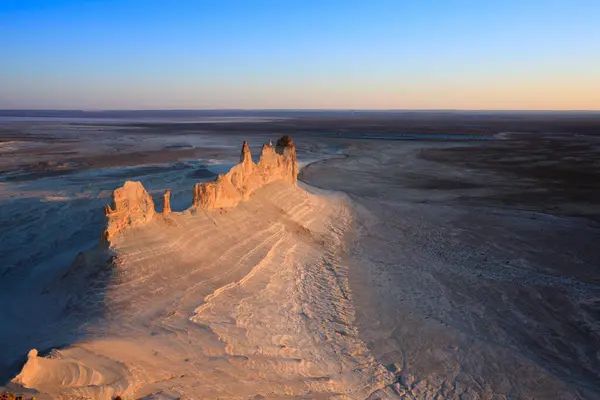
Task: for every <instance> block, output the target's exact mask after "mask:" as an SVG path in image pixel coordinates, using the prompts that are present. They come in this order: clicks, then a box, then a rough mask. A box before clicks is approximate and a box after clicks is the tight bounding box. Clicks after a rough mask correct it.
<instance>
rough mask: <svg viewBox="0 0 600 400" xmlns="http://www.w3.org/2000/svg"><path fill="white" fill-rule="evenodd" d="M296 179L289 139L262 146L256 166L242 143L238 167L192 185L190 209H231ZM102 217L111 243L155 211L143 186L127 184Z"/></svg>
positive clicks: (166, 208)
mask: <svg viewBox="0 0 600 400" xmlns="http://www.w3.org/2000/svg"><path fill="white" fill-rule="evenodd" d="M297 178H298V166H297V162H296V148H295V146H294V143H293V142H292V139H291V138H290V137H289V136H283V137H282V138H280V139H279V140H278V141H277V145H276V146H275V147H273V144H272V143H271V142H269V144H268V145H263V147H262V152H261V155H260V159H259V161H258V162H257V163H254V161H252V154H251V152H250V147H249V146H248V143H247V142H244V143H243V145H242V151H241V154H240V163H239V164H237V165H234V166H233V167H232V168H231V170H229V172H227V173H226V174H222V175H219V176H218V177H217V178H216V179H215V181H214V182H202V183H197V184H196V185H194V188H193V202H192V208H202V209H205V210H210V209H215V208H224V207H234V206H236V205H237V204H238V203H239V202H241V201H244V200H246V199H248V197H249V196H250V195H251V194H252V192H254V191H255V190H257V189H260V188H261V187H263V186H265V185H267V184H269V183H271V182H275V181H284V182H288V183H291V184H294V185H295V184H296V183H297ZM170 195H171V191H170V190H167V191H166V192H165V194H164V195H163V212H162V213H163V215H168V214H170V213H171V202H170ZM105 213H106V218H107V224H106V229H105V230H104V232H103V234H102V238H103V240H105V241H111V240H112V239H113V238H114V236H115V235H116V234H117V233H118V232H120V231H121V230H123V229H124V228H126V227H128V226H133V225H138V224H142V223H146V222H148V221H150V220H151V219H152V218H153V216H154V214H155V213H156V211H155V210H154V202H153V201H152V197H151V196H150V195H149V194H148V192H147V191H146V189H144V186H142V184H141V183H140V182H132V181H127V182H125V184H124V185H123V186H122V187H120V188H118V189H116V190H115V191H114V193H113V204H112V206H106V208H105Z"/></svg>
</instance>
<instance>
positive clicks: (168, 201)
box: [162, 189, 171, 215]
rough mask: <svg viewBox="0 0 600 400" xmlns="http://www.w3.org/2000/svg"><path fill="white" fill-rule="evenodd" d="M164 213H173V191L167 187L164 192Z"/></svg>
mask: <svg viewBox="0 0 600 400" xmlns="http://www.w3.org/2000/svg"><path fill="white" fill-rule="evenodd" d="M162 213H163V215H169V214H171V191H170V190H169V189H167V190H166V191H165V194H163V210H162Z"/></svg>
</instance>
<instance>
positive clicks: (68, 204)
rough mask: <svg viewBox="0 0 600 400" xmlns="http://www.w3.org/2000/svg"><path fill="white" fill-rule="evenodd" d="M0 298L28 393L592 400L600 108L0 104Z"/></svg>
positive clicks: (598, 370) (598, 284)
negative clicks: (116, 220) (237, 193)
mask: <svg viewBox="0 0 600 400" xmlns="http://www.w3.org/2000/svg"><path fill="white" fill-rule="evenodd" d="M283 135H290V136H291V138H292V139H293V142H294V145H295V152H296V153H294V154H297V161H298V165H299V168H300V170H299V174H298V182H297V185H296V184H295V183H294V182H293V181H291V180H290V179H288V177H289V175H287V174H288V173H289V171H291V170H286V171H285V173H281V174H282V176H283V177H284V178H282V179H279V178H277V179H275V178H274V179H271V178H269V176H271V175H270V174H278V173H280V172H277V170H276V168H275V167H273V168H271V167H269V165H271V164H268V163H266V161H265V162H263V161H261V165H264V166H265V167H264V168H263V169H261V170H260V171H258V170H256V168H258V167H257V165H259V164H258V162H259V156H260V154H261V151H262V152H263V154H266V153H265V150H261V146H262V145H263V144H268V143H269V141H270V140H272V141H273V142H274V143H276V142H277V139H278V138H280V137H281V136H283ZM243 141H247V142H248V144H249V146H250V147H249V150H250V152H251V154H252V159H253V160H254V161H253V163H250V161H249V159H246V161H247V162H248V164H244V162H242V164H240V165H242V167H243V165H249V164H252V165H253V166H252V167H248V168H249V169H247V170H246V169H245V170H244V171H245V172H244V174H248V173H249V172H248V171H250V170H252V168H255V169H254V170H252V171H258V172H256V174H259V173H260V174H259V175H260V184H257V183H256V182H258V181H257V180H253V181H252V185H253V186H252V187H251V188H252V190H251V192H250V191H249V192H248V196H245V197H244V198H243V199H242V200H241V201H239V202H237V200H236V203H235V204H233V203H232V204H230V205H227V206H225V205H219V204H218V202H216V203H215V204H217V206H211V207H209V208H201V207H200V208H198V207H196V208H194V207H195V206H192V204H193V202H194V199H195V198H196V197H195V196H196V194H195V193H196V192H194V191H193V188H194V185H195V184H196V183H198V182H209V181H213V180H214V179H215V178H216V177H217V175H219V174H225V173H227V172H228V171H230V169H232V167H233V168H234V169H235V168H237V169H240V168H242V167H240V166H239V165H238V166H236V167H234V166H235V165H236V164H238V162H240V150H241V149H242V142H243ZM266 147H267V152H270V151H271V150H269V149H270V147H269V146H266ZM273 151H274V150H273ZM269 154H271V153H269ZM277 154H279V153H277ZM243 156H244V153H242V157H243ZM269 157H280V155H277V156H271V155H270V156H269ZM242 159H243V158H242ZM265 159H266V158H265ZM269 160H276V159H275V158H272V159H271V158H269ZM277 160H279V159H277ZM288 161H289V160H288V159H286V161H285V162H286V163H287V162H288ZM272 162H273V163H274V164H272V165H280V164H281V161H272ZM294 162H295V158H294ZM286 165H288V164H286ZM243 168H246V167H243ZM286 168H287V167H286ZM242 175H243V174H242ZM242 175H240V176H242ZM244 176H245V175H244ZM252 176H253V178H252V179H255V178H254V175H252ZM256 176H258V175H256ZM273 176H275V175H273ZM236 179H237V178H236ZM256 179H259V178H256ZM125 181H139V182H141V183H142V184H143V187H144V188H145V189H146V190H147V191H148V193H149V194H150V196H151V197H152V199H153V203H154V205H155V207H156V215H155V216H154V217H153V218H152V219H151V220H150V219H149V220H148V221H145V223H144V224H139V225H136V226H131V227H128V228H127V229H123V230H122V231H119V232H118V234H115V235H114V238H111V239H112V240H110V242H109V243H105V242H103V241H102V240H101V233H102V231H103V229H104V227H105V225H106V216H105V214H104V207H105V206H106V205H107V204H110V203H111V198H112V195H113V191H114V190H115V189H117V188H119V187H121V186H123V184H124V183H125ZM234 183H235V182H234ZM244 185H245V186H244V187H247V186H248V185H246V184H244ZM166 189H170V191H171V198H170V199H171V200H170V206H171V209H172V211H173V212H172V213H171V214H168V215H165V214H161V210H162V204H163V194H164V192H165V190H166ZM148 201H150V200H148ZM0 304H1V306H0V387H1V388H2V389H1V390H0V393H1V392H2V391H7V392H8V391H10V392H14V393H23V394H25V395H26V396H34V395H35V396H36V399H54V398H64V399H75V398H77V399H79V398H81V399H85V398H94V399H96V398H98V399H113V398H115V397H116V396H121V398H123V399H141V398H143V399H204V398H210V399H217V398H218V399H229V398H231V399H233V398H236V399H237V398H248V399H250V398H252V399H292V398H298V399H325V398H340V399H341V398H348V399H366V398H369V399H388V398H406V399H600V383H599V382H600V114H598V113H509V112H506V113H485V112H472V113H466V112H465V113H462V112H442V111H440V112H356V113H351V112H299V113H294V112H283V111H279V112H266V111H265V112H241V111H240V112H237V113H234V112H213V113H212V114H211V113H209V112H206V113H198V114H193V113H186V112H180V113H177V112H170V113H169V112H148V113H145V112H138V113H130V114H127V113H118V112H117V113H111V112H104V113H85V112H81V113H71V114H69V113H58V114H51V113H47V114H43V113H42V115H40V114H39V113H38V114H36V115H34V116H32V115H29V114H27V113H26V112H21V113H12V114H11V113H10V112H0ZM32 349H36V350H37V352H38V354H39V356H37V355H36V353H35V352H33V353H30V357H29V359H28V353H29V352H30V350H32Z"/></svg>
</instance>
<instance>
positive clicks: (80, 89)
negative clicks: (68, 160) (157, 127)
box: [0, 0, 600, 110]
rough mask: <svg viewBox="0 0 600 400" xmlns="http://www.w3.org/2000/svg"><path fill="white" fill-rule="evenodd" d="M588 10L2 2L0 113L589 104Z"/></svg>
mask: <svg viewBox="0 0 600 400" xmlns="http://www.w3.org/2000/svg"><path fill="white" fill-rule="evenodd" d="M599 21H600V1H598V0H594V1H591V0H571V1H566V0H563V1H553V0H545V1H541V0H530V1H526V0H521V1H513V0H504V1H499V0H498V1H481V0H480V1H451V0H446V1H442V0H437V1H434V0H412V1H402V0H395V1H385V0H364V1H352V0H346V1H340V0H320V1H312V0H303V1H299V0H298V1H292V0H290V1H286V0H278V1H277V0H269V1H266V0H239V1H234V0H214V1H212V0H207V1H201V0H198V1H187V0H177V1H153V0H145V1H137V0H129V1H128V0H120V1H116V0H114V1H110V0H105V1H102V0H95V1H83V0H81V1H69V0H54V1H28V0H18V1H12V0H8V1H7V0H0V57H1V58H0V108H46V109H48V108H50V109H55V108H56V109H59V108H62V109H171V108H173V109H182V108H311V109H316V108H328V109H333V108H352V109H361V108H362V109H401V108H410V109H428V108H457V109H596V110H597V109H600V22H599Z"/></svg>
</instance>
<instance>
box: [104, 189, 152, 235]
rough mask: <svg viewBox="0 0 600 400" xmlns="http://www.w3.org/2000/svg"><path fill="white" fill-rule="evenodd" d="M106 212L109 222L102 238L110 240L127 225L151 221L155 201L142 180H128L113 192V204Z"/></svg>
mask: <svg viewBox="0 0 600 400" xmlns="http://www.w3.org/2000/svg"><path fill="white" fill-rule="evenodd" d="M104 212H105V214H106V219H107V224H106V229H105V230H104V232H103V234H102V238H103V240H105V241H109V242H110V241H111V240H112V238H113V237H114V235H116V234H117V233H118V232H120V231H121V230H123V229H124V228H125V227H128V226H134V225H140V224H144V223H146V222H148V221H150V220H151V219H152V217H154V214H155V210H154V201H152V196H150V195H149V194H148V192H147V191H146V189H144V186H143V185H142V184H141V183H140V182H132V181H127V182H125V184H124V185H123V186H121V187H120V188H118V189H116V190H115V191H114V192H113V201H112V205H110V206H106V208H105V209H104Z"/></svg>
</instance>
